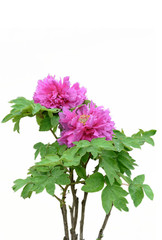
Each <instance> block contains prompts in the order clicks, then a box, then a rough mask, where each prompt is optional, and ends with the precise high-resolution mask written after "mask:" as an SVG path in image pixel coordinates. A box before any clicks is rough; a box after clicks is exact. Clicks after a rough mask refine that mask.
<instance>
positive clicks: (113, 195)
mask: <svg viewBox="0 0 162 240" xmlns="http://www.w3.org/2000/svg"><path fill="white" fill-rule="evenodd" d="M127 195H128V193H127V192H126V191H125V190H124V189H123V188H122V187H121V186H119V185H118V184H116V183H114V184H113V185H111V184H110V183H109V182H108V181H107V186H106V187H105V188H104V189H103V191H102V195H101V198H102V206H103V208H104V210H105V212H106V214H108V213H109V212H110V210H111V208H112V205H114V206H115V207H116V208H117V209H119V210H124V211H128V207H127V205H126V204H127V203H128V202H127V200H126V198H125V196H127Z"/></svg>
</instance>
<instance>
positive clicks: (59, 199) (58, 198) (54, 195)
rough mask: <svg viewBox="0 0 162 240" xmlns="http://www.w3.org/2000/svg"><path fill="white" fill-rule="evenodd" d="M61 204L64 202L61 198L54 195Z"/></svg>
mask: <svg viewBox="0 0 162 240" xmlns="http://www.w3.org/2000/svg"><path fill="white" fill-rule="evenodd" d="M53 196H54V197H55V198H56V199H57V200H58V201H59V202H60V203H61V202H62V200H61V199H60V198H59V197H57V196H56V195H55V194H54V195H53Z"/></svg>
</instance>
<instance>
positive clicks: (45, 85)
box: [33, 75, 86, 109]
mask: <svg viewBox="0 0 162 240" xmlns="http://www.w3.org/2000/svg"><path fill="white" fill-rule="evenodd" d="M85 94H86V89H85V88H84V87H82V88H80V87H79V83H75V84H74V85H73V86H72V87H70V82H69V77H64V78H63V81H62V80H61V79H60V81H57V80H56V79H55V76H54V77H52V76H50V75H48V76H47V78H44V79H43V80H39V81H38V85H37V89H36V91H35V93H34V97H33V99H34V102H35V103H40V104H41V105H42V106H45V107H46V108H61V109H62V108H63V107H66V108H68V109H69V108H74V107H76V106H78V105H80V104H82V103H83V102H84V100H85V99H86V96H85Z"/></svg>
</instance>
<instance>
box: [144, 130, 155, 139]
mask: <svg viewBox="0 0 162 240" xmlns="http://www.w3.org/2000/svg"><path fill="white" fill-rule="evenodd" d="M142 132H143V130H142ZM156 132H157V131H156V130H154V129H152V130H150V131H146V132H143V136H144V137H151V136H154V135H155V134H156Z"/></svg>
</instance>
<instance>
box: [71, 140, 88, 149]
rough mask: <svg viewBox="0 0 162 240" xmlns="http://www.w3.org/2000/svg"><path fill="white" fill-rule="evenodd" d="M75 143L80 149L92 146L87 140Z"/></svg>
mask: <svg viewBox="0 0 162 240" xmlns="http://www.w3.org/2000/svg"><path fill="white" fill-rule="evenodd" d="M73 143H74V144H75V145H76V146H77V147H79V148H84V147H89V146H90V145H91V143H90V142H89V141H87V140H80V141H79V142H73Z"/></svg>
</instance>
